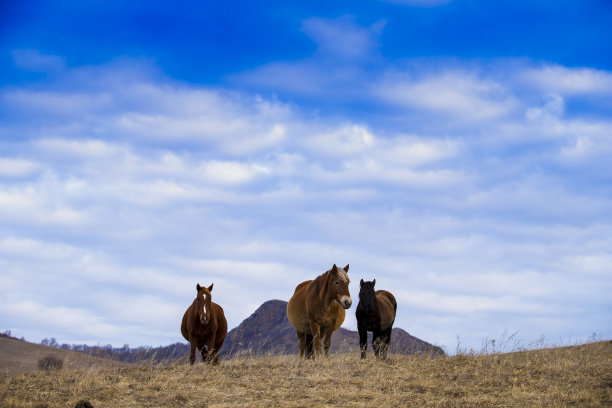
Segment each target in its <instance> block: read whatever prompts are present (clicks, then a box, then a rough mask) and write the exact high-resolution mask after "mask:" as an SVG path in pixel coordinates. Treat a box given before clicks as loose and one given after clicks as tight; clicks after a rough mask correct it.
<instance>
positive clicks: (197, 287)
mask: <svg viewBox="0 0 612 408" xmlns="http://www.w3.org/2000/svg"><path fill="white" fill-rule="evenodd" d="M200 289H202V287H201V286H200V284H199V283H198V284H197V285H196V290H197V291H198V292H199V291H200Z"/></svg>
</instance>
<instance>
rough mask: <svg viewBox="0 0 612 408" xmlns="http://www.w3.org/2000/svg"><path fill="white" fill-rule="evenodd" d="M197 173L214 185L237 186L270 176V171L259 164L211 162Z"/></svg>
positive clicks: (201, 167)
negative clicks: (263, 176)
mask: <svg viewBox="0 0 612 408" xmlns="http://www.w3.org/2000/svg"><path fill="white" fill-rule="evenodd" d="M196 172H197V173H200V174H201V175H202V176H203V177H204V178H205V179H206V180H210V181H212V182H213V183H219V184H230V185H237V184H244V183H248V182H249V181H252V180H253V179H255V178H256V177H258V176H259V175H266V174H270V169H269V168H267V167H265V166H262V165H258V164H245V163H239V162H226V161H211V162H207V163H203V164H202V165H201V166H200V170H197V171H196Z"/></svg>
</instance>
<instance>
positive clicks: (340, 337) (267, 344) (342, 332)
mask: <svg viewBox="0 0 612 408" xmlns="http://www.w3.org/2000/svg"><path fill="white" fill-rule="evenodd" d="M286 310H287V302H285V301H283V300H269V301H267V302H265V303H264V304H262V305H261V306H260V307H259V308H258V309H257V310H256V311H255V312H254V313H253V314H252V315H251V316H249V317H248V318H247V319H245V320H244V321H243V322H242V323H241V324H240V325H239V326H238V327H236V328H234V329H233V330H231V331H230V332H229V333H228V336H227V339H226V341H225V344H224V345H223V348H222V349H221V355H222V356H233V355H236V354H238V355H241V354H253V353H254V354H272V355H278V354H297V353H298V347H297V337H296V334H295V329H294V328H293V326H291V323H289V320H288V319H287V313H286ZM351 317H352V316H351V315H350V312H349V313H347V319H348V318H351ZM368 336H369V337H368V349H369V350H370V352H371V347H370V344H371V337H372V334H371V333H368ZM357 350H359V334H358V333H357V332H356V331H351V330H347V329H344V328H342V327H341V328H340V329H338V330H337V331H336V332H334V334H333V337H332V345H331V350H330V351H331V352H332V353H340V352H350V351H354V352H357ZM389 352H390V353H394V354H416V353H424V354H429V355H432V356H441V355H444V351H443V350H442V349H441V348H440V347H437V346H433V345H431V344H429V343H427V342H425V341H423V340H420V339H418V338H416V337H414V336H411V335H410V334H408V333H407V332H406V331H404V330H402V329H400V328H394V329H393V332H392V335H391V347H390V350H389Z"/></svg>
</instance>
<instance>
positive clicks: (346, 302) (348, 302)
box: [340, 296, 353, 309]
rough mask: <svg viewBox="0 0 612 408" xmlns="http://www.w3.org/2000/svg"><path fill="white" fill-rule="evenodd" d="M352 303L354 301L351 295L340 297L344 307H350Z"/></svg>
mask: <svg viewBox="0 0 612 408" xmlns="http://www.w3.org/2000/svg"><path fill="white" fill-rule="evenodd" d="M352 304H353V301H352V300H351V298H350V297H349V296H342V298H340V305H342V307H343V308H345V309H348V308H349V307H351V305H352Z"/></svg>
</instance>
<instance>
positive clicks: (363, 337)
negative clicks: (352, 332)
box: [357, 324, 368, 359]
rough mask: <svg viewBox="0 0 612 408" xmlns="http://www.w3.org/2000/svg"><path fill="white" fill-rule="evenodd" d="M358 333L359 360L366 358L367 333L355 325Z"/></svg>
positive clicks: (361, 327)
mask: <svg viewBox="0 0 612 408" xmlns="http://www.w3.org/2000/svg"><path fill="white" fill-rule="evenodd" d="M357 330H358V331H359V349H360V350H361V358H362V359H364V358H366V350H367V349H368V331H367V330H366V329H365V328H364V327H363V326H361V325H359V324H357Z"/></svg>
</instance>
